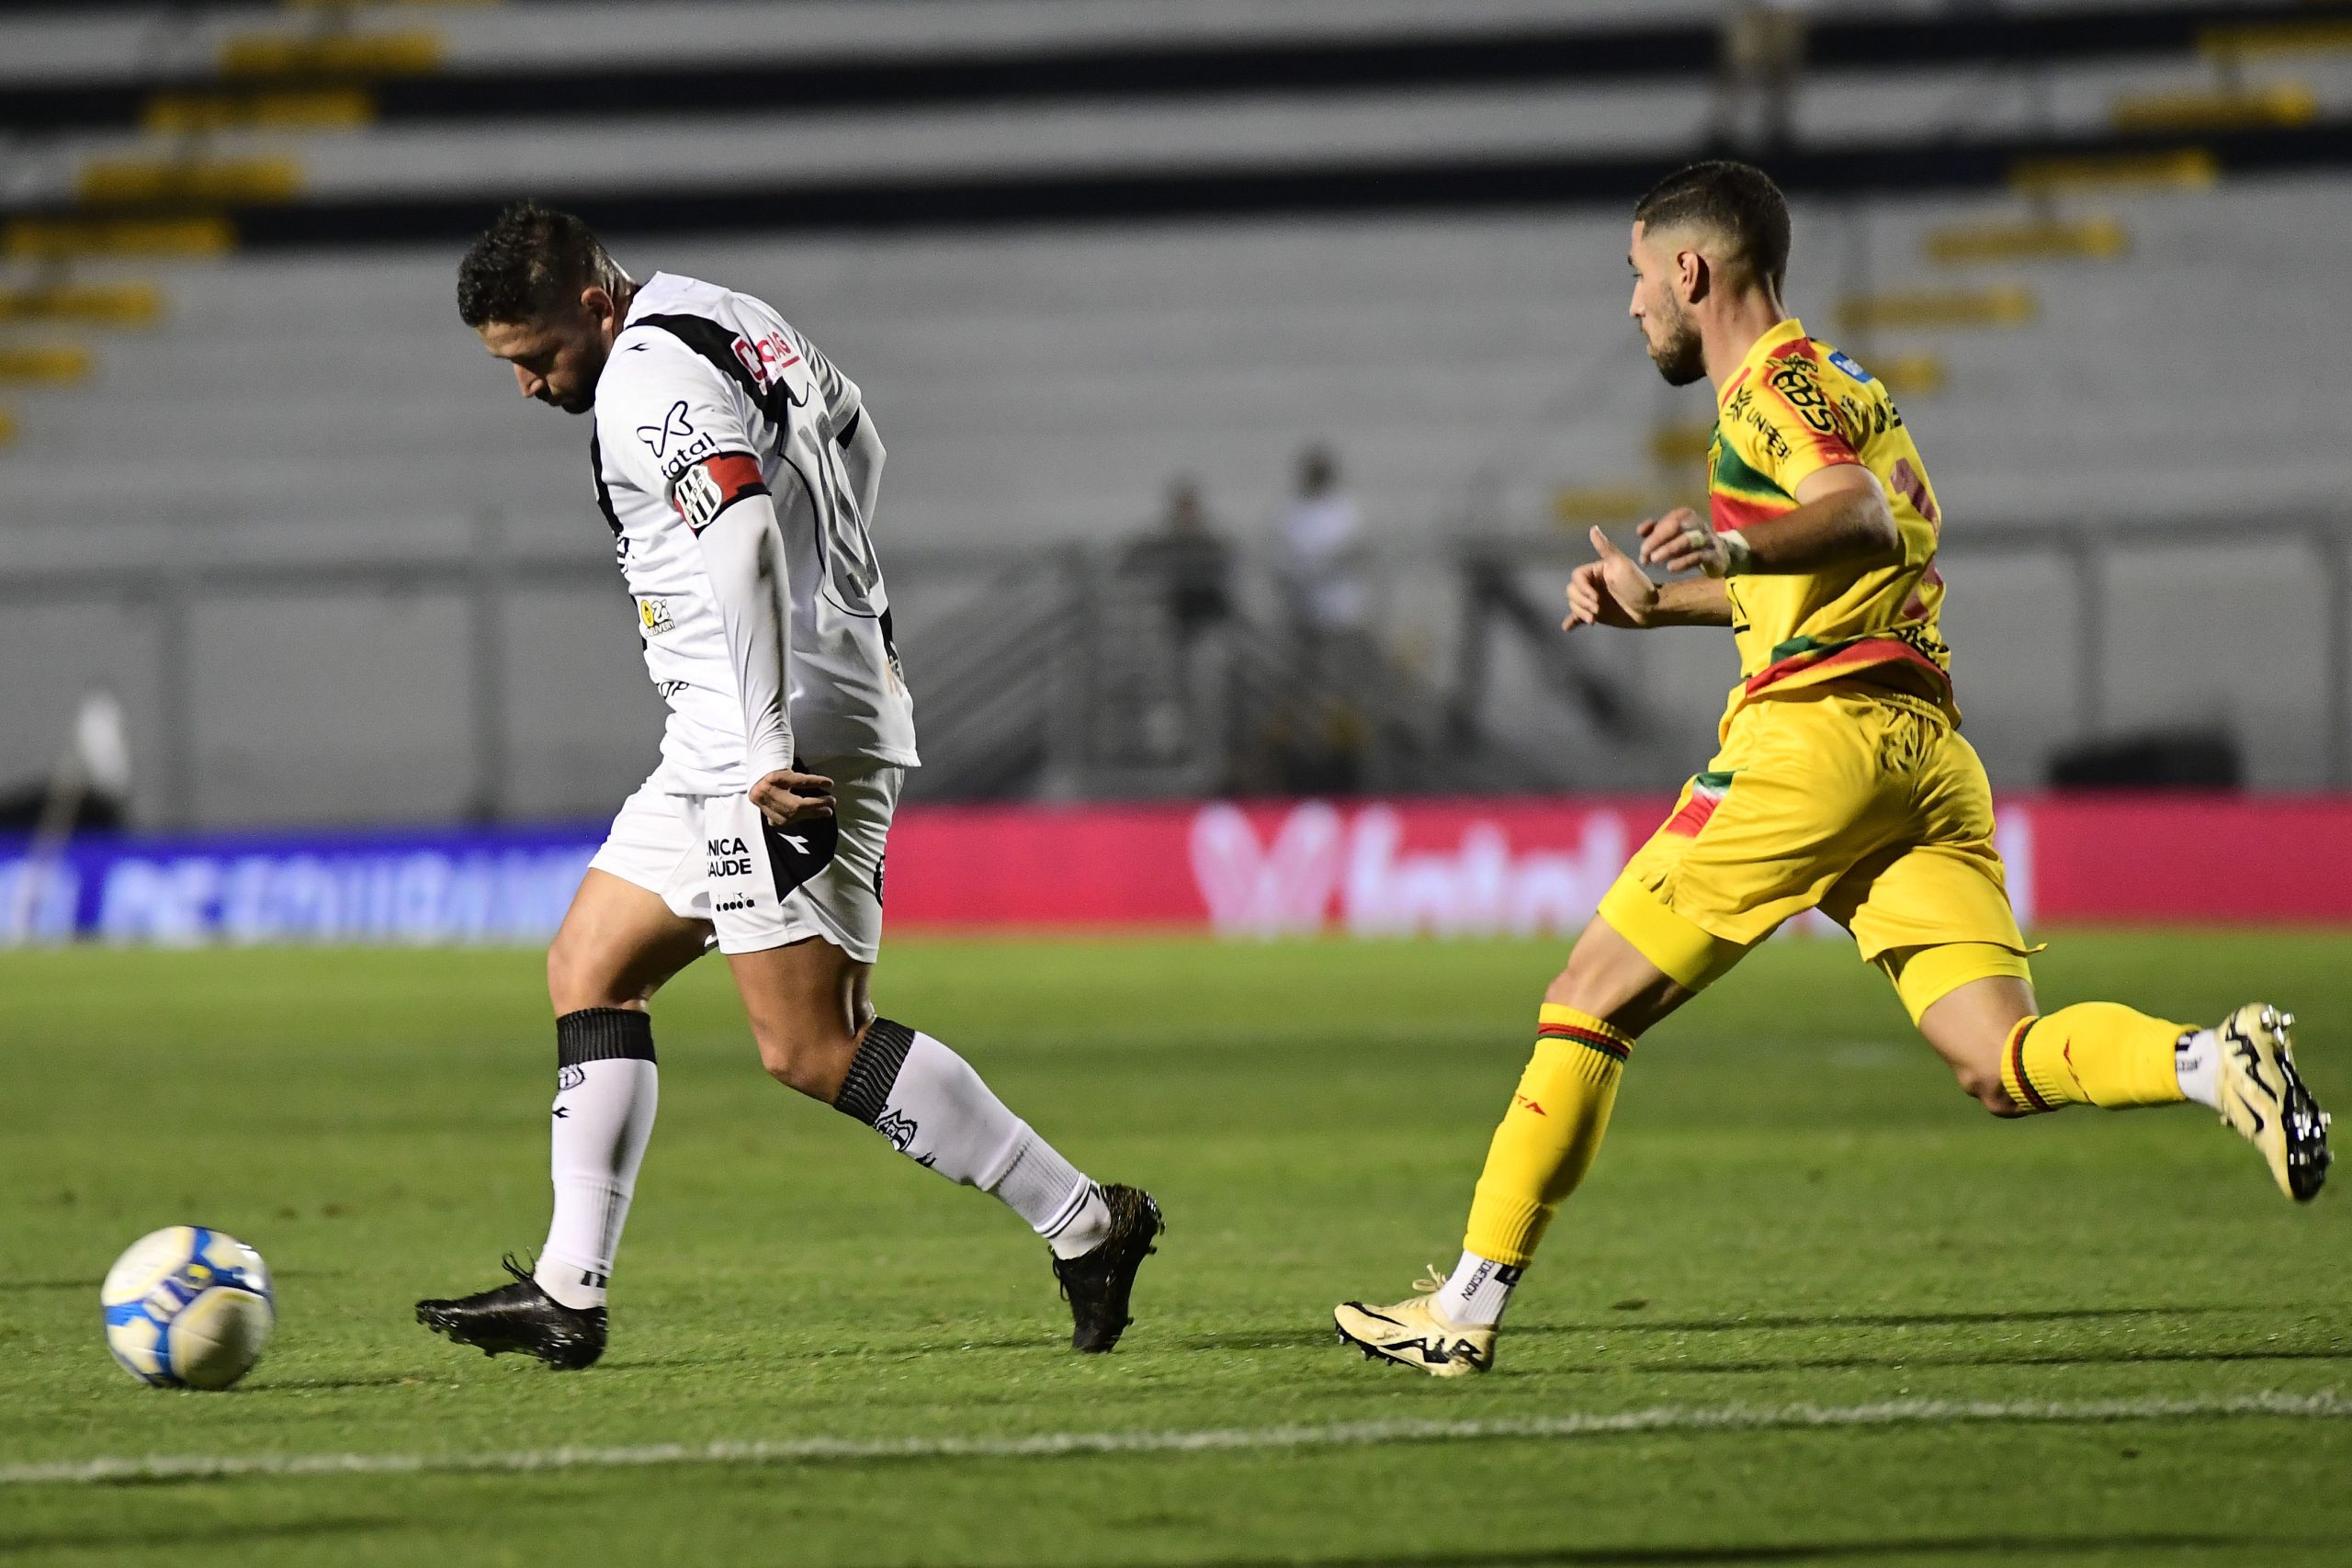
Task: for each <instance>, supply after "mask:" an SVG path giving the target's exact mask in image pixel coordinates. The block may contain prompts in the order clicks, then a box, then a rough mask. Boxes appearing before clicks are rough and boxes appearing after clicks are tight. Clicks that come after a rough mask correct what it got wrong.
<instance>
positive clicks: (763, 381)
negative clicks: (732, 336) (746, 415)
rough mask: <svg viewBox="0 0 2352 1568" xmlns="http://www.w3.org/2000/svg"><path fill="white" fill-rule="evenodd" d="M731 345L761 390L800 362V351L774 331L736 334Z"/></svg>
mask: <svg viewBox="0 0 2352 1568" xmlns="http://www.w3.org/2000/svg"><path fill="white" fill-rule="evenodd" d="M731 346H732V347H733V348H734V350H735V357H736V358H737V359H738V360H740V361H741V362H742V366H743V368H744V369H746V370H748V371H750V372H751V373H752V381H753V382H754V383H755V384H756V385H757V386H758V387H759V389H760V390H761V391H763V392H764V391H766V390H767V389H769V388H770V387H773V386H775V383H776V381H777V380H778V379H779V378H781V377H782V376H783V375H784V373H785V372H786V370H789V369H791V368H792V367H794V366H796V365H797V364H799V363H800V351H799V350H798V349H797V348H795V347H793V346H792V345H791V344H788V343H786V341H785V340H784V339H783V338H782V337H780V336H778V335H777V334H776V333H765V334H763V335H762V336H760V337H757V338H750V337H742V336H738V337H737V338H736V340H735V342H734V344H732V345H731Z"/></svg>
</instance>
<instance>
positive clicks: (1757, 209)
mask: <svg viewBox="0 0 2352 1568" xmlns="http://www.w3.org/2000/svg"><path fill="white" fill-rule="evenodd" d="M1634 221H1635V222H1636V223H1640V224H1642V225H1644V226H1645V227H1646V228H1649V229H1663V228H1668V227H1670V226H1672V225H1674V224H1678V223H1688V224H1691V225H1694V226H1696V227H1699V228H1704V229H1712V230H1713V231H1715V232H1716V233H1718V234H1721V235H1722V236H1723V237H1724V238H1725V239H1726V240H1729V241H1730V242H1731V243H1732V248H1733V249H1734V250H1735V251H1736V252H1737V253H1738V256H1739V260H1740V261H1741V262H1742V263H1743V264H1744V265H1746V266H1747V268H1748V270H1749V271H1750V272H1751V273H1753V274H1754V275H1755V276H1758V277H1759V278H1762V279H1764V280H1765V281H1767V282H1769V283H1770V284H1771V286H1772V288H1773V291H1774V292H1775V293H1778V292H1779V291H1780V288H1781V279H1783V278H1784V277H1786V276H1788V272H1789V203H1788V199H1787V198H1786V197H1783V196H1781V187H1780V186H1776V185H1774V184H1773V183H1772V176H1771V175H1768V174H1766V173H1765V172H1764V171H1763V170H1761V169H1759V168H1757V167H1755V166H1754V165H1753V164H1736V163H1733V162H1732V161H1731V160H1730V159H1728V158H1711V159H1709V160H1708V161H1707V162H1705V163H1703V164H1691V165H1690V166H1689V167H1687V168H1681V169H1677V170H1676V171H1675V172H1674V173H1672V174H1670V175H1667V176H1666V178H1664V179H1662V180H1660V181H1658V182H1657V184H1656V185H1654V186H1650V189H1649V194H1648V195H1646V196H1645V197H1642V199H1641V200H1640V201H1638V202H1636V203H1634Z"/></svg>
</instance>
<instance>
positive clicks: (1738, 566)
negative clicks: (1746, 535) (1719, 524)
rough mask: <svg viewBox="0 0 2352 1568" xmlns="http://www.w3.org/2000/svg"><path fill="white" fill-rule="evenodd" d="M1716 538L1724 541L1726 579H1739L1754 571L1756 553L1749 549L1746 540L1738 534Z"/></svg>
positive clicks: (1717, 536)
mask: <svg viewBox="0 0 2352 1568" xmlns="http://www.w3.org/2000/svg"><path fill="white" fill-rule="evenodd" d="M1715 537H1716V538H1718V539H1721V540H1722V541H1723V545H1724V576H1725V577H1738V576H1740V575H1742V574H1744V573H1746V572H1747V571H1750V570H1754V562H1755V559H1756V552H1755V551H1754V550H1751V549H1749V548H1748V547H1747V540H1746V539H1743V538H1741V537H1740V536H1738V535H1736V534H1718V535H1716V536H1715Z"/></svg>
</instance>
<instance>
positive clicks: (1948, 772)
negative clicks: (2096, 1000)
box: [1600, 685, 2031, 1020]
mask: <svg viewBox="0 0 2352 1568" xmlns="http://www.w3.org/2000/svg"><path fill="white" fill-rule="evenodd" d="M1813 908H1818V909H1820V910H1821V911H1822V912H1823V913H1824V914H1826V915H1827V916H1828V917H1829V918H1830V919H1834V920H1836V921H1837V922H1838V924H1839V925H1841V926H1844V927H1845V928H1846V929H1847V930H1848V931H1851V932H1853V934H1854V940H1855V942H1856V943H1857V944H1858V945H1859V946H1860V949H1861V956H1862V958H1863V960H1864V961H1865V962H1867V963H1871V964H1877V965H1878V966H1879V967H1880V968H1881V969H1882V970H1883V971H1884V972H1885V973H1886V975H1887V976H1888V977H1889V978H1890V979H1892V980H1893V981H1894V984H1895V988H1896V990H1897V991H1898V992H1899V993H1901V995H1902V998H1903V1001H1904V1004H1905V1007H1907V1008H1908V1009H1909V1010H1910V1012H1911V1016H1912V1018H1913V1019H1914V1020H1917V1017H1918V1016H1919V1014H1920V1013H1922V1012H1924V1011H1926V1010H1927V1009H1928V1006H1929V1005H1930V1004H1931V1003H1933V1002H1934V1001H1936V1000H1937V999H1938V998H1941V997H1943V996H1945V995H1947V994H1949V993H1950V992H1951V991H1952V990H1954V989H1956V988H1958V987H1961V986H1963V985H1966V984H1967V983H1968V982H1969V981H1971V980H1974V979H1979V978H1982V977H1984V976H1987V975H2013V976H2018V978H2020V979H2030V977H2031V971H2030V968H2029V966H2028V964H2027V963H2026V959H2025V955H2026V953H2028V952H2030V951H2031V950H2030V949H2029V948H2028V947H2027V946H2026V943H2025V939H2024V938H2023V937H2022V936H2021V935H2019V934H2018V922H2017V916H2016V915H2015V914H2013V913H2011V911H2010V909H2009V897H2008V889H2007V884H2006V882H2005V881H2004V880H2003V877H2002V872H2001V857H2000V854H1999V852H1997V851H1996V850H1995V849H1994V847H1993V790H1992V786H1991V784H1988V783H1987V782H1986V780H1985V765H1984V764H1983V763H1982V762H1980V761H1977V758H1976V750H1975V748H1973V747H1972V746H1970V745H1969V743H1968V742H1967V741H1965V740H1963V739H1961V737H1960V733H1959V732H1958V731H1957V730H1955V729H1954V728H1952V726H1951V720H1950V719H1948V718H1946V717H1945V716H1944V715H1943V714H1942V713H1940V712H1939V711H1938V710H1937V709H1936V708H1935V707H1933V706H1931V705H1928V704H1927V703H1924V702H1920V701H1918V700H1917V699H1914V698H1909V697H1905V696H1902V695H1899V694H1891V693H1885V692H1878V691H1872V690H1870V689H1867V688H1862V687H1857V686H1850V685H1827V686H1816V687H1808V688H1804V689H1801V690H1799V691H1794V692H1791V693H1789V694H1786V695H1784V696H1778V697H1770V698H1766V699H1763V700H1760V701H1758V702H1753V703H1750V704H1749V705H1747V706H1746V707H1744V708H1741V709H1740V710H1739V711H1738V712H1736V714H1734V715H1733V716H1732V718H1731V722H1730V726H1729V728H1728V729H1727V730H1726V732H1725V734H1724V744H1723V750H1722V751H1721V752H1719V753H1718V754H1717V755H1716V757H1715V760H1714V762H1713V766H1712V767H1710V768H1709V769H1708V771H1707V772H1705V773H1701V774H1700V775H1699V776H1698V777H1697V778H1695V779H1692V780H1691V783H1690V784H1688V785H1687V786H1685V787H1684V789H1683V791H1682V797H1681V799H1680V800H1679V801H1678V802H1677V803H1676V806H1675V809H1674V814H1673V815H1672V816H1671V817H1669V818H1667V821H1666V825H1665V826H1664V827H1662V828H1660V829H1658V830H1657V832H1656V833H1655V834H1653V835H1652V836H1651V838H1650V840H1649V842H1648V843H1646V844H1645V845H1643V846H1642V849H1641V851H1640V852H1639V853H1637V854H1635V855H1634V859H1633V861H1632V863H1629V864H1628V865H1627V866H1626V867H1625V870H1624V872H1623V874H1621V875H1620V876H1619V877H1618V879H1617V882H1616V885H1615V886H1612V887H1611V889H1610V890H1609V895H1608V897H1606V898H1604V899H1603V900H1602V901H1601V905H1600V914H1601V918H1602V919H1606V920H1607V921H1608V922H1609V924H1610V925H1611V927H1613V928H1614V929H1615V930H1616V931H1618V933H1619V934H1621V935H1622V936H1623V937H1624V938H1625V939H1626V940H1627V941H1628V942H1632V943H1633V944H1634V946H1635V947H1636V948H1638V949H1640V950H1641V952H1642V953H1643V955H1644V956H1645V957H1646V958H1648V959H1649V961H1650V962H1651V963H1653V964H1657V966H1658V968H1659V969H1661V970H1662V971H1664V972H1665V973H1666V974H1668V975H1670V976H1673V977H1674V979H1675V980H1677V981H1678V982H1679V983H1680V984H1682V985H1684V986H1686V987H1690V988H1691V989H1693V990H1696V989H1698V988H1700V987H1703V986H1705V985H1707V984H1708V983H1709V982H1711V981H1713V979H1715V978H1716V977H1717V976H1721V975H1722V974H1724V972H1725V971H1726V970H1728V969H1730V968H1731V966H1732V965H1733V964H1736V963H1738V962H1739V960H1740V958H1741V957H1742V956H1743V955H1744V954H1746V953H1747V950H1748V949H1749V948H1751V947H1753V946H1755V945H1756V943H1758V942H1761V941H1763V940H1764V939H1765V938H1766V937H1768V936H1770V935H1771V934H1772V931H1774V929H1775V928H1777V927H1778V926H1779V925H1780V924H1781V921H1783V920H1785V919H1789V918H1790V917H1791V916H1792V915H1798V914H1802V913H1804V911H1805V910H1807V909H1813Z"/></svg>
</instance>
